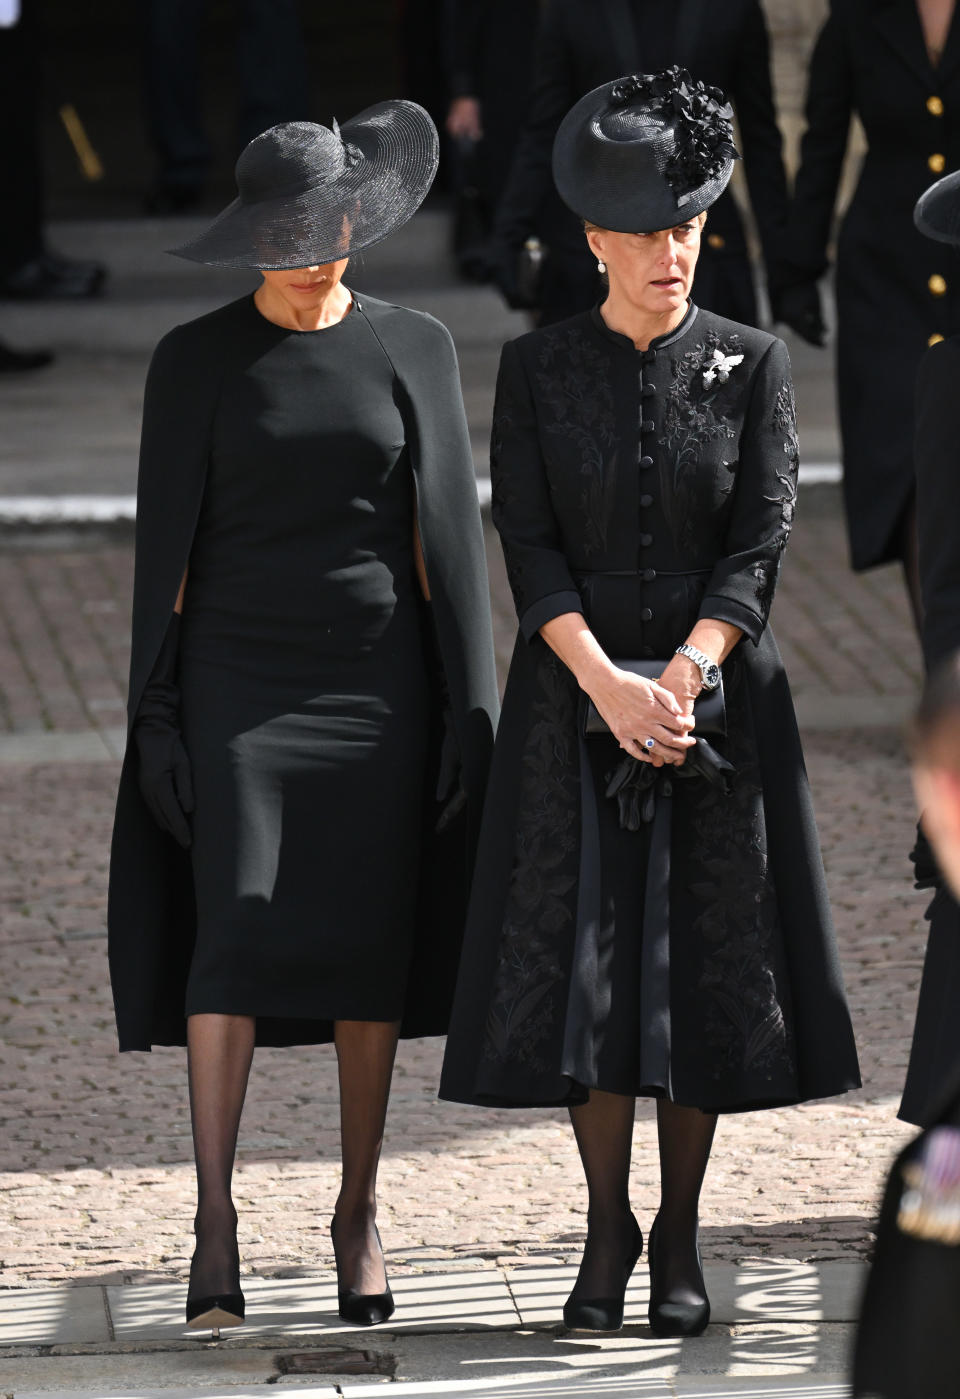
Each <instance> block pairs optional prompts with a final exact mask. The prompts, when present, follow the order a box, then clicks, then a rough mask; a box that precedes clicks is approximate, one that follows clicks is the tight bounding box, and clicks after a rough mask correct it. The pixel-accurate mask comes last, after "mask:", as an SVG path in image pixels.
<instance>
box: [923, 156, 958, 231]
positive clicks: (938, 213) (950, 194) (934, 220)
mask: <svg viewBox="0 0 960 1399" xmlns="http://www.w3.org/2000/svg"><path fill="white" fill-rule="evenodd" d="M913 221H914V223H915V224H916V226H917V228H919V230H920V232H921V233H925V234H926V235H927V237H928V238H936V240H937V242H938V243H956V244H960V170H955V171H954V172H953V174H952V175H944V177H943V179H942V180H937V182H936V184H933V185H931V186H930V188H929V189H925V190H924V191H923V194H921V196H920V198H919V199H918V200H917V202H916V204H915V205H914V206H913Z"/></svg>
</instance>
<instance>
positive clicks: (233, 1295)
mask: <svg viewBox="0 0 960 1399" xmlns="http://www.w3.org/2000/svg"><path fill="white" fill-rule="evenodd" d="M245 1316H246V1303H245V1301H244V1297H243V1293H242V1292H219V1293H217V1294H216V1295H215V1296H213V1297H197V1298H195V1299H193V1300H191V1299H190V1298H189V1297H188V1298H187V1325H188V1326H189V1328H190V1330H191V1331H206V1330H207V1329H208V1328H209V1329H210V1330H211V1331H212V1332H213V1338H214V1340H219V1339H220V1332H221V1331H222V1330H225V1329H226V1328H227V1327H228V1326H242V1325H243V1322H244V1318H245Z"/></svg>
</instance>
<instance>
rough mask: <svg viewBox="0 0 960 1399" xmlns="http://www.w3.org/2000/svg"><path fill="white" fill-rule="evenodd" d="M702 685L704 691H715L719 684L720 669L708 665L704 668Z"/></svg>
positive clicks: (716, 666)
mask: <svg viewBox="0 0 960 1399" xmlns="http://www.w3.org/2000/svg"><path fill="white" fill-rule="evenodd" d="M703 683H704V686H705V688H706V689H708V690H715V689H716V688H717V686H718V685H719V684H720V667H719V666H718V665H708V666H705V667H704V671H703Z"/></svg>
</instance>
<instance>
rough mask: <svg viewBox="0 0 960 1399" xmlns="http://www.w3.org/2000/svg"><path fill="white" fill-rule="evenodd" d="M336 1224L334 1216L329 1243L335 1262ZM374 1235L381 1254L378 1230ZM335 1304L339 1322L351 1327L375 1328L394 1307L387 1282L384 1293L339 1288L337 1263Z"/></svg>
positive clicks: (386, 1317)
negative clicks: (338, 1311) (337, 1308)
mask: <svg viewBox="0 0 960 1399" xmlns="http://www.w3.org/2000/svg"><path fill="white" fill-rule="evenodd" d="M336 1223H337V1220H336V1216H334V1218H333V1219H331V1221H330V1242H331V1243H332V1244H333V1257H334V1261H335V1262H336V1257H337V1241H336ZM376 1234H377V1243H378V1244H379V1245H380V1252H381V1253H382V1252H383V1243H382V1241H381V1239H380V1230H379V1229H377V1230H376ZM384 1273H386V1269H384ZM337 1304H338V1306H339V1309H340V1320H341V1321H349V1322H350V1323H351V1324H352V1325H353V1326H377V1325H379V1323H380V1322H381V1321H387V1320H388V1319H389V1318H390V1317H391V1316H393V1313H394V1308H395V1307H396V1303H395V1302H394V1300H393V1293H392V1292H391V1291H390V1284H389V1282H388V1283H387V1288H386V1291H385V1292H354V1290H353V1288H352V1287H347V1288H341V1287H340V1265H339V1263H337Z"/></svg>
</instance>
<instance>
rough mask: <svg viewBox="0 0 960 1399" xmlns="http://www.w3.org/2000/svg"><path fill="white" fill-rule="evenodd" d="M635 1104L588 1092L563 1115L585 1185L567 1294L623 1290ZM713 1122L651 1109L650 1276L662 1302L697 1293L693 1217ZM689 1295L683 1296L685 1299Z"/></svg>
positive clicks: (676, 1110)
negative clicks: (654, 1138)
mask: <svg viewBox="0 0 960 1399" xmlns="http://www.w3.org/2000/svg"><path fill="white" fill-rule="evenodd" d="M634 1107H635V1100H634V1099H633V1098H628V1097H625V1096H623V1095H621V1094H619V1093H602V1092H599V1091H598V1090H596V1089H594V1090H593V1091H592V1092H591V1094H590V1098H589V1100H588V1101H587V1102H586V1103H583V1104H582V1105H581V1106H579V1107H575V1108H571V1109H570V1120H571V1122H572V1123H573V1131H574V1135H575V1137H576V1140H577V1149H578V1150H579V1152H580V1160H581V1162H582V1163H583V1171H584V1175H585V1176H586V1181H587V1210H588V1213H587V1241H586V1244H585V1246H584V1250H583V1258H582V1260H581V1263H580V1271H579V1273H578V1274H577V1281H576V1285H575V1287H574V1290H573V1296H574V1297H577V1298H588V1297H613V1296H616V1295H617V1294H618V1293H621V1292H622V1291H623V1269H624V1262H625V1257H626V1256H627V1254H628V1246H629V1237H630V1228H631V1224H630V1184H629V1181H630V1153H631V1147H632V1144H633V1119H634ZM716 1124H717V1119H716V1117H715V1116H714V1115H712V1114H708V1113H703V1112H700V1111H699V1109H697V1108H682V1107H678V1106H677V1105H676V1104H675V1103H669V1102H666V1101H664V1100H661V1101H659V1102H658V1103H657V1133H658V1137H659V1143H660V1211H659V1216H658V1218H659V1221H660V1222H659V1224H658V1227H657V1232H658V1254H657V1275H658V1281H659V1284H660V1285H659V1289H658V1290H659V1291H660V1292H661V1293H665V1294H667V1295H669V1297H670V1300H674V1301H686V1300H688V1299H689V1300H692V1298H693V1297H695V1296H696V1295H698V1294H697V1293H696V1291H694V1289H697V1288H698V1287H699V1283H700V1269H699V1264H698V1262H697V1212H698V1208H699V1201H700V1189H701V1186H702V1185H703V1177H704V1174H705V1172H706V1169H707V1162H708V1161H709V1159H710V1148H711V1145H712V1143H713V1134H714V1131H715V1129H716ZM688 1294H689V1296H688Z"/></svg>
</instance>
